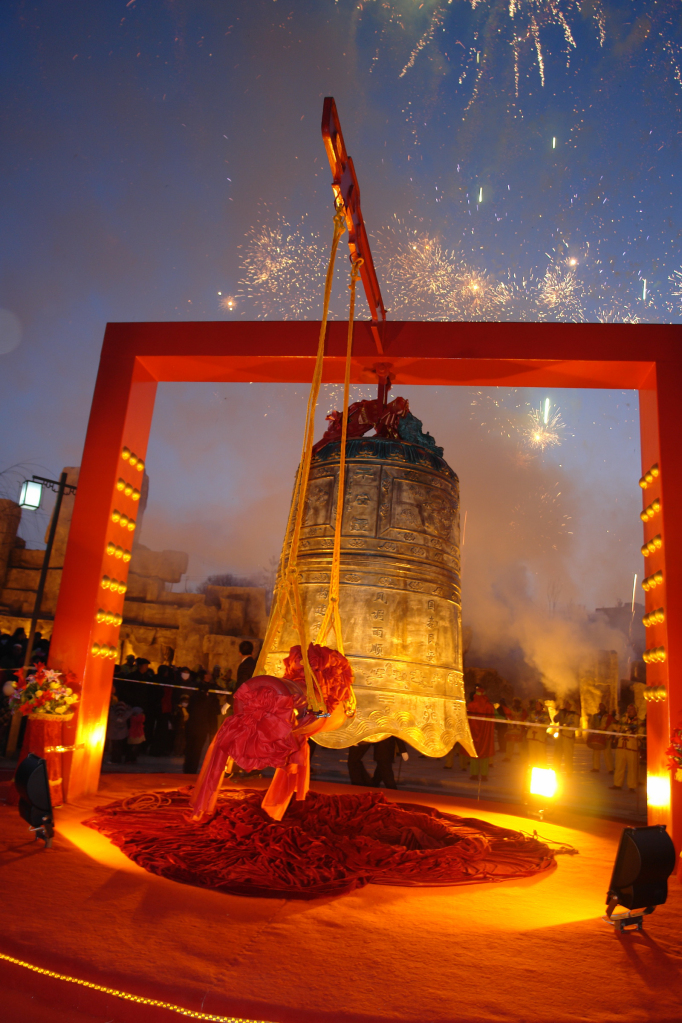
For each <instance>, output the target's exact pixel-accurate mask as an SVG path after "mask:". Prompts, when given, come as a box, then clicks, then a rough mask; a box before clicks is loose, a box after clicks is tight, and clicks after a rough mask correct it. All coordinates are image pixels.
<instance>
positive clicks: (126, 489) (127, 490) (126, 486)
mask: <svg viewBox="0 0 682 1023" xmlns="http://www.w3.org/2000/svg"><path fill="white" fill-rule="evenodd" d="M132 492H133V488H132V485H131V484H130V483H125V484H124V486H123V493H124V494H125V495H126V497H130V495H131V494H132Z"/></svg>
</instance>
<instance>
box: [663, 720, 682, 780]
mask: <svg viewBox="0 0 682 1023" xmlns="http://www.w3.org/2000/svg"><path fill="white" fill-rule="evenodd" d="M665 752H666V756H667V757H668V767H669V768H670V770H671V771H674V772H675V773H676V775H677V776H678V777H679V774H678V772H680V773H682V725H680V727H679V728H676V729H675V731H674V732H673V733H672V735H671V736H670V745H669V746H668V748H667V750H666V751H665Z"/></svg>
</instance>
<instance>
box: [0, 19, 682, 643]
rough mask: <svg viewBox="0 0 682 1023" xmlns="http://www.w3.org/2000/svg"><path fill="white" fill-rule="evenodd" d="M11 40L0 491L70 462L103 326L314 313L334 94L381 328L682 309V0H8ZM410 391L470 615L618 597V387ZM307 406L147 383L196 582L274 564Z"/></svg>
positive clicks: (271, 395) (5, 22)
mask: <svg viewBox="0 0 682 1023" xmlns="http://www.w3.org/2000/svg"><path fill="white" fill-rule="evenodd" d="M0 31H1V33H2V51H3V54H4V60H3V62H2V66H1V67H0V90H1V97H0V99H1V102H0V119H1V122H0V123H1V125H2V141H3V144H2V147H1V149H0V161H1V167H2V181H3V191H2V203H1V205H0V209H1V213H0V217H1V222H0V231H1V233H2V238H3V245H2V250H1V251H0V307H2V310H3V312H2V313H0V353H1V354H0V368H1V369H2V372H1V374H0V386H1V387H2V402H1V408H2V413H1V414H2V417H3V420H4V422H3V433H2V435H3V439H4V444H3V453H2V463H3V464H2V465H1V466H0V468H2V469H5V468H8V467H11V466H13V465H19V468H18V469H16V470H15V471H14V472H9V473H6V474H5V476H4V480H5V487H4V492H5V496H11V497H16V493H15V491H16V490H17V481H18V480H20V479H21V478H23V475H24V472H25V470H26V471H28V472H29V473H30V472H37V471H43V472H45V471H47V472H49V473H53V474H54V473H58V472H59V470H60V468H61V466H62V465H75V464H78V463H79V461H80V456H81V451H82V444H83V439H84V435H85V429H86V425H87V418H88V413H89V406H90V400H91V395H92V389H93V385H94V379H95V374H96V370H97V362H98V356H99V348H100V345H101V339H102V335H103V332H104V327H105V324H106V322H107V321H115V320H119V321H120V320H178V319H182V320H216V319H219V320H229V319H232V318H235V317H243V318H245V319H255V318H259V317H268V318H270V319H283V318H318V317H319V313H320V295H321V284H322V272H323V266H324V262H325V260H326V247H327V245H328V239H329V236H330V230H331V190H330V188H329V179H330V174H329V169H328V166H327V163H326V157H325V154H324V149H323V146H322V141H321V137H320V128H319V121H320V115H321V110H322V100H323V97H324V96H325V95H328V94H332V95H334V96H335V98H336V102H337V106H338V109H339V114H340V117H341V122H342V125H343V127H344V133H345V137H346V143H347V146H348V150H349V152H350V154H351V155H352V156H353V158H354V161H355V165H356V169H357V172H358V176H359V179H360V184H361V188H362V201H363V211H364V214H365V220H366V222H367V225H368V229H369V231H370V234H371V238H372V246H373V250H374V253H375V260H376V263H377V269H378V272H379V277H380V281H381V284H382V288H383V291H384V298H385V301H386V305H387V307H388V309H389V315H390V316H393V317H394V318H405V319H407V318H425V319H428V318H438V319H452V320H466V319H480V320H519V319H521V320H540V319H542V320H550V321H551V320H578V321H581V320H582V321H595V320H597V321H599V320H606V321H625V322H637V321H655V322H667V323H670V322H673V323H679V322H680V314H681V311H682V297H681V295H682V278H681V277H680V276H679V273H680V270H681V269H682V259H681V257H680V224H681V218H680V189H679V183H678V179H679V172H678V173H677V176H676V170H677V167H678V166H679V151H680V138H681V137H682V118H681V117H680V104H681V101H682V72H681V70H680V69H681V67H682V8H681V7H680V5H679V3H677V2H672V0H671V2H667V0H660V2H654V0H627V2H626V0H619V2H614V3H612V2H600V0H590V2H587V0H586V2H579V0H507V2H499V0H451V2H447V0H436V2H434V0H426V2H424V3H421V2H416V0H386V2H379V0H362V2H358V0H338V2H334V0H315V2H311V0H288V2H285V0H242V2H228V0H130V2H128V3H126V0H107V3H94V4H84V3H74V2H67V0H50V2H47V0H46V2H39V3H36V2H15V0H5V3H4V4H3V5H2V8H1V9H0ZM344 256H345V253H344ZM345 274H346V261H345V258H344V259H342V260H340V261H339V272H338V274H337V286H336V289H335V294H334V300H333V309H334V315H335V316H337V317H338V316H343V315H344V308H345V306H344V303H345V301H346V299H345V295H346V293H347V292H346V289H345ZM228 298H229V299H232V301H231V302H229V303H228V302H226V300H227V299H228ZM361 315H363V310H362V309H361ZM404 393H405V394H406V396H407V397H409V398H410V399H411V401H412V405H413V411H414V412H415V413H416V414H417V415H418V416H419V417H420V418H422V419H423V420H424V422H425V428H427V429H429V430H430V431H431V433H432V434H434V436H435V437H436V439H437V441H438V442H439V443H440V444H442V445H444V447H445V456H446V458H448V459H449V461H450V463H451V464H452V465H453V468H454V469H455V470H456V471H457V472H458V473H459V475H460V478H461V484H462V508H463V509H466V510H467V513H468V526H467V531H468V532H467V538H466V550H465V579H464V595H465V601H466V599H467V595H468V598H469V602H470V608H471V615H472V616H473V618H474V619H476V615H479V616H480V615H481V614H483V612H482V611H481V610H480V607H481V606H482V605H481V600H482V596H481V595H482V594H484V593H488V594H490V593H492V592H499V589H500V586H504V585H508V580H509V579H514V580H516V581H515V582H513V583H512V584H509V585H512V588H513V587H515V586H519V587H521V589H523V591H524V593H527V595H528V599H529V600H535V601H537V602H539V603H543V602H544V601H545V593H546V591H547V588H548V587H549V588H551V589H552V592H557V590H558V591H559V592H560V593H561V597H560V600H562V601H565V602H567V603H570V602H575V603H577V604H585V605H587V606H588V607H589V608H593V607H594V606H595V605H599V604H604V603H614V602H615V600H616V599H617V598H619V597H620V598H622V599H623V600H629V599H630V596H631V591H632V579H633V573H634V572H638V573H639V574H640V577H641V573H642V566H643V562H642V559H641V556H640V555H639V544H640V543H641V539H640V530H639V522H638V519H637V511H638V508H639V502H640V493H639V488H638V486H637V479H638V477H639V474H640V467H639V444H638V414H637V397H636V395H635V394H632V393H629V392H628V393H623V392H603V391H594V392H583V391H573V392H568V391H566V392H556V393H554V394H544V393H543V394H540V393H535V392H531V391H523V392H521V391H519V392H508V391H504V392H502V391H501V392H499V393H492V392H489V393H486V394H483V395H481V394H478V393H477V392H473V391H471V390H470V389H467V388H460V389H452V390H448V389H445V388H442V389H436V390H435V391H430V392H428V393H426V391H425V389H420V388H410V389H408V390H405V391H404ZM548 397H549V399H550V404H551V409H552V411H553V412H554V411H556V409H557V408H559V410H560V416H561V421H562V422H563V424H564V426H563V428H561V427H560V428H559V433H558V438H559V439H560V440H561V443H560V444H559V445H556V446H553V447H548V448H546V449H545V451H544V452H542V451H540V450H538V449H537V448H534V447H533V446H532V444H531V443H530V442H529V440H528V435H527V430H528V426H529V422H530V420H529V414H530V413H531V412H532V410H533V409H537V408H539V407H540V403H541V402H544V401H545V399H546V398H548ZM304 398H305V387H304V386H302V385H301V386H294V385H291V386H288V387H287V386H284V385H282V386H275V385H253V386H252V387H248V386H245V385H224V386H215V385H208V384H207V385H180V384H177V385H170V384H167V385H163V386H162V387H160V389H159V400H158V405H157V412H156V415H155V420H154V425H153V430H152V439H151V443H150V449H149V454H148V460H147V463H148V470H149V474H150V477H151V490H150V502H149V507H148V510H147V513H146V517H145V524H144V529H143V532H142V536H141V540H142V542H143V543H145V544H147V545H148V546H151V547H154V548H157V549H158V548H162V547H173V548H176V549H182V550H188V551H189V552H190V554H191V563H190V572H189V576H190V579H189V583H190V585H192V584H196V583H198V582H199V581H201V579H202V578H204V576H205V575H206V574H207V573H209V572H212V571H221V570H222V571H225V570H235V571H238V572H244V573H246V572H249V571H255V570H258V569H260V568H261V567H262V566H263V565H265V564H266V563H267V562H268V560H269V559H270V558H271V556H272V555H273V554H276V553H278V551H279V546H280V543H281V533H282V529H283V526H284V522H285V517H286V511H287V504H288V500H289V494H290V488H291V482H292V478H293V473H294V470H295V465H296V460H297V455H298V452H299V451H300V436H301V430H302V423H303V413H304ZM336 400H337V392H335V391H333V392H331V393H329V392H328V393H326V394H325V403H326V404H325V407H324V408H322V409H321V411H322V412H326V411H327V409H328V408H329V407H331V406H332V405H334V404H335V403H336ZM41 514H42V513H41ZM41 514H39V515H37V516H36V515H34V517H33V518H32V519H31V520H30V521H29V520H28V518H27V516H28V513H25V515H24V519H25V521H24V522H23V524H22V532H23V535H24V536H25V537H26V538H27V539H28V540H29V542H30V543H35V542H37V540H38V539H39V537H40V533H41V530H42V529H44V523H45V517H44V516H42V517H41ZM476 579H478V580H480V581H481V585H480V586H479V587H478V589H476V586H475V583H474V580H476ZM503 580H507V583H503ZM484 581H485V582H484ZM475 590H476V592H474V591H475ZM477 607H478V608H479V610H478V611H476V608H477ZM466 618H467V610H466V606H465V619H466ZM474 624H476V623H474Z"/></svg>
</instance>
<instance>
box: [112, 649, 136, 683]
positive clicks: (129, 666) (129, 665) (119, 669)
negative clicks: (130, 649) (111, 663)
mask: <svg viewBox="0 0 682 1023" xmlns="http://www.w3.org/2000/svg"><path fill="white" fill-rule="evenodd" d="M134 671H135V655H134V654H128V656H127V657H126V659H125V661H124V663H123V664H117V665H116V667H115V668H114V675H118V677H119V678H129V677H130V675H132V674H133V672H134Z"/></svg>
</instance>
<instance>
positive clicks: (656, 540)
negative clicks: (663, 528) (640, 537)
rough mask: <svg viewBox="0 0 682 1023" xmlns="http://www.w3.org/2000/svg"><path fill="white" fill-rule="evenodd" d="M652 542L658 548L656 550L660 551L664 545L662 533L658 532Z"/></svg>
mask: <svg viewBox="0 0 682 1023" xmlns="http://www.w3.org/2000/svg"><path fill="white" fill-rule="evenodd" d="M651 542H652V544H653V545H654V547H655V548H656V550H657V551H660V549H661V547H662V546H663V537H662V536H661V534H660V533H658V534H657V535H656V536H655V537H654V538H653V540H652V541H651Z"/></svg>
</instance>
